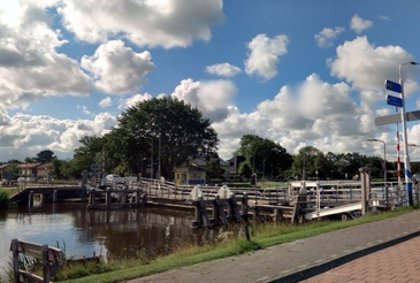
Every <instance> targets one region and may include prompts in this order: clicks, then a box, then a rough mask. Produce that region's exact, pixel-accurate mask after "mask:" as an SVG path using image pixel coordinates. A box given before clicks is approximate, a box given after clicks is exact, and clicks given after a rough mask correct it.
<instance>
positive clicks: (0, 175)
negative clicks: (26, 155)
mask: <svg viewBox="0 0 420 283" xmlns="http://www.w3.org/2000/svg"><path fill="white" fill-rule="evenodd" d="M10 165H11V164H9V163H5V164H1V165H0V179H1V178H3V176H4V173H5V172H6V171H7V167H9V166H10Z"/></svg>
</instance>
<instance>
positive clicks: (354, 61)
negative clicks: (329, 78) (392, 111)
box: [328, 36, 413, 90]
mask: <svg viewBox="0 0 420 283" xmlns="http://www.w3.org/2000/svg"><path fill="white" fill-rule="evenodd" d="M412 59H413V56H412V55H411V54H409V53H408V52H407V51H405V50H404V49H403V48H401V47H400V46H396V45H388V46H378V47H375V46H374V45H373V44H371V43H369V41H368V39H367V37H366V36H360V37H357V38H355V39H354V40H351V41H346V42H344V43H343V44H342V45H340V46H338V47H337V55H336V57H335V58H331V59H329V61H328V64H329V67H330V69H331V74H332V75H334V76H336V77H338V78H340V79H345V80H346V81H347V82H349V83H352V84H353V87H355V88H356V89H358V90H383V89H384V78H389V79H393V80H397V79H398V65H399V64H400V63H401V62H407V61H412ZM407 79H408V80H410V74H409V73H407ZM407 83H408V81H407Z"/></svg>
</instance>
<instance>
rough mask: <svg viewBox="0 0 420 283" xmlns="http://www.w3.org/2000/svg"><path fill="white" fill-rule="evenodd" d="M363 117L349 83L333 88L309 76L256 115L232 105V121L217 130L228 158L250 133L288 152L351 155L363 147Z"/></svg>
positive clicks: (263, 105)
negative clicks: (303, 150) (303, 148)
mask: <svg viewBox="0 0 420 283" xmlns="http://www.w3.org/2000/svg"><path fill="white" fill-rule="evenodd" d="M368 114H369V115H370V113H368ZM363 115H365V113H364V112H363V111H362V110H360V109H359V108H358V107H357V105H356V104H355V103H354V102H353V101H352V98H351V89H350V87H349V86H348V85H347V84H345V83H343V82H341V83H337V84H329V83H327V82H323V81H321V79H320V78H319V77H318V76H317V75H316V74H311V75H310V76H308V77H307V78H306V80H305V81H303V82H302V83H301V84H300V85H299V86H297V87H296V88H293V89H292V88H290V87H288V86H283V87H282V88H281V89H280V91H279V93H278V94H277V95H276V96H275V97H274V98H273V99H267V100H264V101H262V102H261V103H259V104H258V105H257V108H256V110H255V111H254V112H251V113H241V112H240V111H239V109H237V108H236V107H230V108H229V115H228V117H227V118H226V119H224V120H221V121H218V122H216V123H213V126H214V128H215V130H216V131H217V133H218V135H219V138H220V147H219V148H220V150H219V154H220V155H221V156H223V157H224V158H228V157H230V156H232V153H233V151H234V150H236V149H237V148H238V147H239V141H240V137H241V136H242V135H244V134H248V133H252V134H256V135H259V136H261V137H265V138H269V139H272V140H274V141H275V142H278V143H280V144H281V145H282V146H284V147H285V148H286V149H287V150H288V152H290V153H294V152H295V151H296V150H297V149H298V148H299V147H301V146H303V144H305V145H308V144H309V145H314V146H316V147H318V148H319V149H320V150H323V151H325V152H328V151H332V152H351V151H357V150H359V149H360V147H359V145H358V142H359V141H360V142H361V141H363V139H364V138H365V135H366V134H365V132H364V131H363V122H362V116H363ZM372 115H373V114H372ZM370 119H372V120H373V116H370ZM374 131H375V130H374ZM371 133H372V132H371Z"/></svg>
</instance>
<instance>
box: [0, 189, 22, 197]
mask: <svg viewBox="0 0 420 283" xmlns="http://www.w3.org/2000/svg"><path fill="white" fill-rule="evenodd" d="M0 191H3V192H5V193H6V194H7V196H8V197H9V198H10V197H11V196H12V195H14V194H15V193H17V192H18V191H19V189H18V187H7V188H0Z"/></svg>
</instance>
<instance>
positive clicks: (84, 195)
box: [80, 170, 88, 200]
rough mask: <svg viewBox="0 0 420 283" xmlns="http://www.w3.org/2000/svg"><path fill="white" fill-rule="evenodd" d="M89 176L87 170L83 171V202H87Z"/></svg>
mask: <svg viewBox="0 0 420 283" xmlns="http://www.w3.org/2000/svg"><path fill="white" fill-rule="evenodd" d="M87 176H88V172H87V170H83V172H82V193H81V196H80V198H81V199H82V200H85V199H86V191H87V190H86V184H87Z"/></svg>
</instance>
